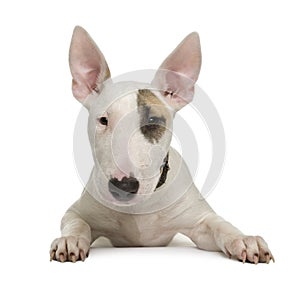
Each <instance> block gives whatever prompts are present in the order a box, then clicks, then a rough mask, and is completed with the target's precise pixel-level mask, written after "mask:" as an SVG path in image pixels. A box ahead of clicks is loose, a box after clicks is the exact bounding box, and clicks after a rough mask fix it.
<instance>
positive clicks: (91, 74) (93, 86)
mask: <svg viewBox="0 0 300 281" xmlns="http://www.w3.org/2000/svg"><path fill="white" fill-rule="evenodd" d="M69 64H70V70H71V74H72V77H73V80H72V90H73V95H74V97H75V98H76V99H77V100H79V101H80V102H81V103H84V101H85V100H86V98H87V97H88V96H89V94H91V93H92V91H96V92H97V91H98V90H99V89H98V86H99V85H100V84H101V83H102V82H104V81H105V80H106V79H108V78H109V77H110V72H109V68H108V66H107V63H106V60H105V58H104V56H103V54H102V53H101V51H100V50H99V49H98V47H97V45H96V44H95V42H94V41H93V39H92V38H91V37H90V35H89V34H88V33H87V32H86V31H85V30H84V29H83V28H82V27H80V26H76V27H75V28H74V31H73V36H72V40H71V46H70V54H69Z"/></svg>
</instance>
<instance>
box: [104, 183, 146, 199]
mask: <svg viewBox="0 0 300 281" xmlns="http://www.w3.org/2000/svg"><path fill="white" fill-rule="evenodd" d="M139 186H140V184H139V181H138V180H137V179H136V178H134V177H123V178H122V180H118V179H117V178H111V179H110V180H109V182H108V190H109V192H110V193H111V195H112V196H113V197H114V198H115V199H117V200H118V201H121V202H127V201H130V200H132V199H133V198H134V197H135V195H136V194H137V192H138V190H139Z"/></svg>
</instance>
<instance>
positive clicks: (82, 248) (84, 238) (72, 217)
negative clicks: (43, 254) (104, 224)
mask: <svg viewBox="0 0 300 281" xmlns="http://www.w3.org/2000/svg"><path fill="white" fill-rule="evenodd" d="M90 244H91V229H90V226H89V225H88V224H87V223H86V222H85V221H84V220H83V219H81V218H80V217H79V216H78V215H77V214H76V213H74V212H71V211H68V212H67V213H66V214H65V215H64V217H63V218H62V222H61V237H60V238H57V239H55V240H54V241H53V242H52V244H51V249H50V260H53V259H54V260H57V261H60V262H65V261H72V262H76V261H77V260H82V261H83V260H85V258H86V257H87V256H88V253H89V249H90Z"/></svg>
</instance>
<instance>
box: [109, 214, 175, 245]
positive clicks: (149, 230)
mask: <svg viewBox="0 0 300 281" xmlns="http://www.w3.org/2000/svg"><path fill="white" fill-rule="evenodd" d="M119 223H120V224H119V225H120V231H119V233H118V235H117V236H116V237H113V238H112V239H111V240H112V243H113V244H114V245H116V246H118V244H119V242H120V244H124V243H125V244H127V245H125V246H165V245H167V244H168V243H169V242H170V240H171V239H172V238H173V236H174V235H175V232H174V230H172V229H169V228H168V227H167V224H166V221H165V219H164V218H163V217H161V216H160V214H159V213H156V214H150V215H128V216H125V218H124V217H123V218H122V220H121V221H119ZM119 246H123V245H119Z"/></svg>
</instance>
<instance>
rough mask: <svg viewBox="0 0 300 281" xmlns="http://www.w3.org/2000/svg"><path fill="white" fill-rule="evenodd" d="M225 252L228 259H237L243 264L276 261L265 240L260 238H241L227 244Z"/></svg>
mask: <svg viewBox="0 0 300 281" xmlns="http://www.w3.org/2000/svg"><path fill="white" fill-rule="evenodd" d="M225 251H226V253H225V254H226V255H227V256H228V257H230V258H231V257H235V258H237V259H238V260H240V261H242V262H243V263H244V262H246V261H248V262H250V263H255V264H257V263H259V262H264V263H269V262H270V260H272V261H273V262H275V259H274V257H273V255H272V253H271V251H270V250H269V248H268V245H267V243H266V242H265V240H264V239H263V238H262V237H260V236H241V237H238V238H235V239H232V240H230V241H228V242H226V243H225Z"/></svg>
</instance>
